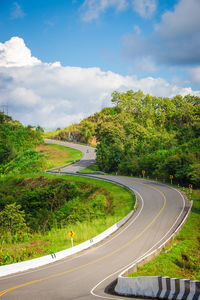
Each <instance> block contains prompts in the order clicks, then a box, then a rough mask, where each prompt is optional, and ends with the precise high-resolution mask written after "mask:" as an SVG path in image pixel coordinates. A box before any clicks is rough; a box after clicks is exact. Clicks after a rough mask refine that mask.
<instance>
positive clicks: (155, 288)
mask: <svg viewBox="0 0 200 300" xmlns="http://www.w3.org/2000/svg"><path fill="white" fill-rule="evenodd" d="M120 279H121V278H118V281H120ZM115 291H116V292H117V293H118V294H119V295H125V296H139V297H151V298H156V299H169V300H200V281H195V280H186V279H177V278H170V277H161V276H153V277H132V278H131V277H129V278H127V281H126V282H125V281H123V280H122V281H121V283H120V284H119V285H117V286H116V287H115Z"/></svg>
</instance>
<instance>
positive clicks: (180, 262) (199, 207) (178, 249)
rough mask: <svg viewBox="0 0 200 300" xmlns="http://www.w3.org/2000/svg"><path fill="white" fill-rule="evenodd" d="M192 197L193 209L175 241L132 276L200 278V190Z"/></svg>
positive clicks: (194, 192) (195, 191) (131, 275)
mask: <svg viewBox="0 0 200 300" xmlns="http://www.w3.org/2000/svg"><path fill="white" fill-rule="evenodd" d="M192 199H193V201H194V203H193V207H192V211H191V213H190V215H189V217H188V220H187V222H186V224H185V225H184V227H183V228H182V230H181V231H180V233H179V234H178V235H177V236H176V238H175V239H174V241H173V242H172V243H171V244H170V245H169V246H168V247H165V248H164V249H163V251H162V252H161V253H160V254H159V255H158V256H157V257H156V258H155V259H153V260H152V261H151V262H149V263H147V264H145V265H144V266H142V267H139V268H138V270H137V272H134V273H131V274H130V275H129V276H130V277H136V276H169V277H173V278H183V279H191V280H200V190H194V191H193V193H192Z"/></svg>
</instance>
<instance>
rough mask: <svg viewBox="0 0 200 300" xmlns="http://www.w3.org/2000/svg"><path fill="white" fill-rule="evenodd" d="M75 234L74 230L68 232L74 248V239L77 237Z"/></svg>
mask: <svg viewBox="0 0 200 300" xmlns="http://www.w3.org/2000/svg"><path fill="white" fill-rule="evenodd" d="M75 234H76V233H75V232H74V231H73V230H70V231H69V232H68V236H69V237H70V238H71V244H72V247H73V237H74V236H75Z"/></svg>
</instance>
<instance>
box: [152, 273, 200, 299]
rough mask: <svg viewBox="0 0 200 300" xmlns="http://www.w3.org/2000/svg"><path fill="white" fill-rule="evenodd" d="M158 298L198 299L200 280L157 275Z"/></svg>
mask: <svg viewBox="0 0 200 300" xmlns="http://www.w3.org/2000/svg"><path fill="white" fill-rule="evenodd" d="M158 285H159V290H158V293H157V296H156V297H157V298H159V299H177V300H179V299H180V300H182V299H183V300H186V299H187V300H190V299H191V300H197V299H200V281H192V280H185V279H176V278H169V277H158Z"/></svg>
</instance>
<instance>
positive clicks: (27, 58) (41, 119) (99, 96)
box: [0, 38, 200, 129]
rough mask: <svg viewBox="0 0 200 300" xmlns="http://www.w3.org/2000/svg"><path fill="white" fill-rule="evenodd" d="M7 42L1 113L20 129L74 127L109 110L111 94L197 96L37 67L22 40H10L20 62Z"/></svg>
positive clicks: (95, 73)
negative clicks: (18, 123) (5, 109)
mask: <svg viewBox="0 0 200 300" xmlns="http://www.w3.org/2000/svg"><path fill="white" fill-rule="evenodd" d="M11 40H12V41H13V39H11ZM11 40H10V41H8V42H6V43H4V44H1V49H3V50H2V51H3V54H2V51H0V53H1V54H0V94H1V97H0V107H1V105H3V104H8V108H9V113H10V114H11V115H12V116H13V118H15V119H17V120H19V121H21V122H22V123H24V124H25V125H28V124H32V125H35V126H37V125H38V124H39V125H41V126H42V127H44V128H45V129H55V128H57V127H65V126H67V125H70V124H72V123H74V122H78V121H80V120H81V119H82V118H83V117H86V116H89V115H90V114H93V113H95V112H97V111H99V110H100V109H102V108H103V107H105V106H110V105H111V101H110V98H111V93H112V92H113V91H114V90H118V91H127V90H129V89H133V90H138V89H141V90H143V92H144V93H150V94H152V95H156V96H168V97H172V96H174V95H176V94H182V95H185V94H188V93H191V94H195V95H199V96H200V91H197V92H193V91H192V89H191V88H189V87H188V88H179V87H178V86H176V85H170V84H169V83H168V82H167V81H165V80H164V79H162V78H152V77H148V78H143V79H137V78H136V77H133V76H122V75H119V74H116V73H113V72H111V71H107V72H103V71H102V70H101V69H99V68H79V67H68V66H66V67H63V66H61V65H60V63H59V62H57V63H53V64H48V63H42V62H40V61H39V60H37V58H33V57H32V56H31V52H30V50H29V49H28V48H27V47H26V45H25V43H24V41H23V40H22V39H20V38H14V40H15V43H16V44H17V43H18V46H19V48H20V47H21V48H20V49H21V51H22V52H23V53H24V56H23V60H22V58H21V56H20V55H16V56H15V49H16V47H17V45H15V47H13V44H12V42H11ZM8 53H9V55H8ZM11 62H12V63H11Z"/></svg>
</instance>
